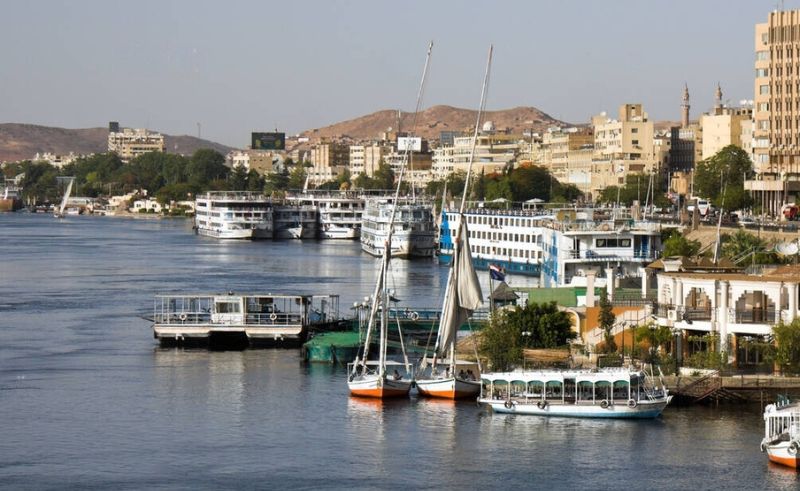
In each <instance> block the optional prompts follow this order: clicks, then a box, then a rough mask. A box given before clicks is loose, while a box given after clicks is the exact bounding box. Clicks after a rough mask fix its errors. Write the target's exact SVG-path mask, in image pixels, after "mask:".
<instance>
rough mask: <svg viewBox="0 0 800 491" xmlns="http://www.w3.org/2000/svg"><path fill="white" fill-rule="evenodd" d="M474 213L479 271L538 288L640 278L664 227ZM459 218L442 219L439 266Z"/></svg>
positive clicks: (599, 216)
mask: <svg viewBox="0 0 800 491" xmlns="http://www.w3.org/2000/svg"><path fill="white" fill-rule="evenodd" d="M548 213H549V214H542V213H541V212H537V211H533V210H491V209H484V208H479V209H473V210H469V211H467V212H466V213H465V216H466V218H467V223H468V224H469V234H470V238H469V241H470V248H471V250H472V257H473V263H474V264H475V267H477V268H480V269H488V267H489V265H490V264H494V265H497V266H499V267H501V268H503V269H505V271H506V272H507V273H511V274H520V275H526V276H536V277H539V278H540V281H541V283H540V286H551V287H555V286H585V285H586V276H587V273H590V272H594V273H595V275H596V277H597V278H598V280H597V281H596V282H595V285H597V286H603V285H604V284H605V281H606V280H605V278H606V277H607V274H608V272H609V270H613V274H614V275H616V276H619V277H628V276H631V277H638V276H640V275H641V270H642V268H643V267H644V266H645V265H646V264H648V263H649V262H652V261H654V260H656V259H658V257H659V254H660V250H661V225H660V224H658V223H653V222H648V221H636V220H632V219H630V218H628V217H624V218H622V217H619V214H617V218H615V217H614V215H613V213H612V212H611V211H610V210H598V209H587V210H573V209H569V210H555V211H553V212H548ZM456 217H457V213H455V212H453V211H450V210H446V211H445V212H444V213H443V214H442V225H441V229H440V234H439V247H438V255H439V261H440V262H442V263H449V261H450V255H451V254H452V247H453V242H452V234H454V233H455V230H456V227H457V225H458V223H457V222H455V220H457V218H456Z"/></svg>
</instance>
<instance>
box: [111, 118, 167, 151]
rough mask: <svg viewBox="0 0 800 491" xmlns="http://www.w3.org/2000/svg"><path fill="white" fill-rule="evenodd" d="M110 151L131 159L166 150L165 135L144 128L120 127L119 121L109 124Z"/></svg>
mask: <svg viewBox="0 0 800 491" xmlns="http://www.w3.org/2000/svg"><path fill="white" fill-rule="evenodd" d="M108 151H109V152H114V153H116V154H117V155H119V158H121V159H122V160H124V161H129V160H131V159H134V158H136V157H138V156H139V155H143V154H145V153H150V152H166V151H167V147H166V144H165V143H164V135H162V134H160V133H153V132H151V131H149V130H147V129H144V128H136V129H133V128H120V126H119V123H117V122H115V121H112V122H110V123H109V124H108Z"/></svg>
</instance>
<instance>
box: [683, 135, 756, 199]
mask: <svg viewBox="0 0 800 491" xmlns="http://www.w3.org/2000/svg"><path fill="white" fill-rule="evenodd" d="M752 172H753V163H752V161H751V160H750V157H749V155H748V154H747V152H745V151H744V150H742V149H741V148H739V147H737V146H736V145H728V146H727V147H725V148H723V149H722V150H720V151H719V152H717V153H716V154H715V155H714V156H712V157H710V158H708V159H706V160H703V161H701V162H699V163H698V164H697V166H696V167H695V172H694V187H695V190H696V193H697V194H698V195H700V196H703V197H706V198H709V199H711V202H712V204H713V205H714V206H716V207H717V208H723V207H724V208H725V209H726V210H739V209H742V208H747V207H749V206H750V205H751V204H752V199H751V198H750V195H749V194H748V193H747V192H746V191H745V190H744V181H745V179H746V178H747V176H749V175H751V174H752Z"/></svg>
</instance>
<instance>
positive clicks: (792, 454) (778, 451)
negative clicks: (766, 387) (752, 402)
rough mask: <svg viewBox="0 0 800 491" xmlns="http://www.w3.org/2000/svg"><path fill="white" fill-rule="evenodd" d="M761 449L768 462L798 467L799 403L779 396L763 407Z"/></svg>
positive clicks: (799, 438)
mask: <svg viewBox="0 0 800 491" xmlns="http://www.w3.org/2000/svg"><path fill="white" fill-rule="evenodd" d="M761 451H762V452H766V454H767V457H768V458H769V460H770V462H775V463H776V464H781V465H785V466H788V467H791V468H793V469H797V468H798V463H799V462H800V404H798V403H796V402H790V401H789V399H788V398H785V397H779V398H778V401H777V402H776V403H775V404H768V405H767V407H766V408H764V438H763V439H762V440H761Z"/></svg>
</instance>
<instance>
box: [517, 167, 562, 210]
mask: <svg viewBox="0 0 800 491" xmlns="http://www.w3.org/2000/svg"><path fill="white" fill-rule="evenodd" d="M557 182H558V181H556V180H555V179H554V178H553V177H552V176H551V174H550V172H548V171H547V169H545V168H544V167H539V166H538V165H523V166H521V167H518V168H516V169H514V170H513V171H511V173H510V174H509V175H508V184H509V187H510V189H511V198H510V199H511V200H512V201H527V200H529V199H533V198H539V199H543V200H545V201H550V191H551V190H552V188H553V184H554V183H557Z"/></svg>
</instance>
